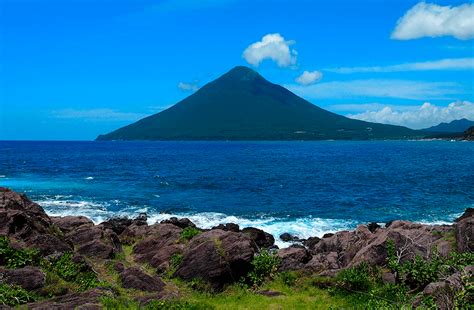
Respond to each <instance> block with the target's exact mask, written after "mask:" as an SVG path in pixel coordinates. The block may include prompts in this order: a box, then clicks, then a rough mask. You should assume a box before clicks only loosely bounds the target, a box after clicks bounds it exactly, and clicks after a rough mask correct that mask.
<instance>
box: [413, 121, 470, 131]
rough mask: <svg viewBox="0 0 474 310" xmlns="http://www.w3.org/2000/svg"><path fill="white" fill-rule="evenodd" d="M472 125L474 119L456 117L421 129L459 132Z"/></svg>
mask: <svg viewBox="0 0 474 310" xmlns="http://www.w3.org/2000/svg"><path fill="white" fill-rule="evenodd" d="M472 126H474V121H471V120H468V119H466V118H461V119H457V120H454V121H451V122H449V123H439V124H438V125H435V126H431V127H428V128H425V129H422V130H423V131H426V132H436V133H459V132H464V131H466V130H467V129H468V128H469V127H472Z"/></svg>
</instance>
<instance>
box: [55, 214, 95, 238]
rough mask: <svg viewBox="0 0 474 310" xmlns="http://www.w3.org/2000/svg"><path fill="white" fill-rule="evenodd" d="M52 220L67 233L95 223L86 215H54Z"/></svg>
mask: <svg viewBox="0 0 474 310" xmlns="http://www.w3.org/2000/svg"><path fill="white" fill-rule="evenodd" d="M51 220H52V221H53V223H54V224H55V225H56V226H57V227H59V229H61V231H62V232H63V233H65V234H67V233H70V232H71V231H73V230H76V229H78V228H79V227H93V226H94V223H93V222H92V221H91V220H90V219H89V218H87V217H85V216H61V217H59V216H54V217H51Z"/></svg>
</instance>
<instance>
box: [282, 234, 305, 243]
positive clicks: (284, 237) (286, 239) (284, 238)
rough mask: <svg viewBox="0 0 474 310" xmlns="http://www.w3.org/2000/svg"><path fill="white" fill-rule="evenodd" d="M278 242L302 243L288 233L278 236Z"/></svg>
mask: <svg viewBox="0 0 474 310" xmlns="http://www.w3.org/2000/svg"><path fill="white" fill-rule="evenodd" d="M280 240H281V241H284V242H292V241H294V242H298V241H303V240H302V239H300V238H298V237H297V236H293V235H292V234H289V233H283V234H281V235H280Z"/></svg>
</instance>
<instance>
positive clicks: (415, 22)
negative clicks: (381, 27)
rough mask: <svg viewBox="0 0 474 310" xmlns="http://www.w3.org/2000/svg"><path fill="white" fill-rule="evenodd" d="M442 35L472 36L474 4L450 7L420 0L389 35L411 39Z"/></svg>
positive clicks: (468, 37) (467, 37) (393, 37)
mask: <svg viewBox="0 0 474 310" xmlns="http://www.w3.org/2000/svg"><path fill="white" fill-rule="evenodd" d="M442 36H453V37H455V38H457V39H460V40H467V39H472V38H474V4H472V3H469V4H468V3H466V4H463V5H460V6H455V7H452V6H440V5H437V4H431V3H425V2H420V3H418V4H417V5H415V6H414V7H412V8H411V9H410V10H409V11H408V12H406V13H405V15H404V16H403V17H402V18H400V19H399V20H398V22H397V26H396V27H395V30H394V31H393V33H392V36H391V37H392V39H396V40H412V39H419V38H422V37H433V38H434V37H442Z"/></svg>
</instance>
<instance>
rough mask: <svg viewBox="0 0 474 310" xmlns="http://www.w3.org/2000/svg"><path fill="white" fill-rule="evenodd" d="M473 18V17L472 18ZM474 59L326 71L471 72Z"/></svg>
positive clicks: (453, 59) (473, 66) (448, 59)
mask: <svg viewBox="0 0 474 310" xmlns="http://www.w3.org/2000/svg"><path fill="white" fill-rule="evenodd" d="M473 18H474V17H473ZM473 69H474V58H447V59H440V60H434V61H425V62H411V63H404V64H398V65H392V66H371V67H341V68H333V69H326V71H329V72H336V73H365V72H403V71H432V70H473Z"/></svg>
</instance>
